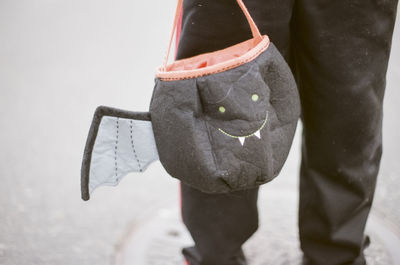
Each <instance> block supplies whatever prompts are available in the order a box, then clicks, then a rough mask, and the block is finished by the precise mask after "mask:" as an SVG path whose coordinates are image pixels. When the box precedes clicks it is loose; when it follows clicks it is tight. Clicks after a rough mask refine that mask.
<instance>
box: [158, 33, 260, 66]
mask: <svg viewBox="0 0 400 265" xmlns="http://www.w3.org/2000/svg"><path fill="white" fill-rule="evenodd" d="M258 43H259V41H257V40H256V39H254V38H253V39H249V40H246V41H243V42H240V43H238V44H236V45H233V46H230V47H228V48H225V49H222V50H218V51H215V52H209V53H204V54H200V55H196V56H193V57H189V58H185V59H181V60H177V61H174V62H173V63H171V64H169V65H167V67H166V71H165V72H170V71H182V70H193V69H201V68H205V67H208V66H212V65H216V64H219V63H222V62H226V61H228V60H232V59H235V58H238V57H240V56H242V55H244V54H246V53H247V52H249V51H250V50H251V49H253V48H255V47H256V46H257V44H258Z"/></svg>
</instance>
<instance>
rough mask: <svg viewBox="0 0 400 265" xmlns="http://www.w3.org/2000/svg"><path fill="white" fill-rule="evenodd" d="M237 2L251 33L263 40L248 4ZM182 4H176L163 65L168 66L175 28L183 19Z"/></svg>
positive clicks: (239, 0)
mask: <svg viewBox="0 0 400 265" xmlns="http://www.w3.org/2000/svg"><path fill="white" fill-rule="evenodd" d="M236 2H237V3H238V5H239V7H240V8H241V9H242V12H243V13H244V15H245V17H246V19H247V22H248V23H249V25H250V29H251V33H252V34H253V39H255V40H257V41H261V40H262V36H261V33H260V31H259V30H258V27H257V25H256V23H255V22H254V20H253V18H252V17H251V15H250V13H249V11H248V10H247V8H246V6H245V5H244V3H243V2H242V0H236ZM182 5H183V0H178V3H177V6H176V11H175V17H174V23H173V25H172V31H171V35H170V38H169V43H168V48H167V52H166V53H165V57H164V62H163V67H166V66H167V63H168V57H169V52H170V50H171V45H172V39H173V36H174V32H175V29H176V28H177V27H178V23H179V21H180V20H181V19H182V18H181V17H180V15H181V14H180V13H181V12H180V11H181V10H182Z"/></svg>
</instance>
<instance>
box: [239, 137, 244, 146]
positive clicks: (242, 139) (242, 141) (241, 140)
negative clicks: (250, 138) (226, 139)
mask: <svg viewBox="0 0 400 265" xmlns="http://www.w3.org/2000/svg"><path fill="white" fill-rule="evenodd" d="M238 138H239V141H240V144H241V145H243V144H244V139H245V138H244V137H238Z"/></svg>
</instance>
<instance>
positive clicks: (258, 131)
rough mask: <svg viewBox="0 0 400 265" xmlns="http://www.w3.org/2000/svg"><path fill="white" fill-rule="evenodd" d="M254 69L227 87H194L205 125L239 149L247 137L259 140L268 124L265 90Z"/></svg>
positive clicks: (206, 84) (216, 84)
mask: <svg viewBox="0 0 400 265" xmlns="http://www.w3.org/2000/svg"><path fill="white" fill-rule="evenodd" d="M255 67H258V66H257V65H254V66H253V67H251V68H250V69H249V70H248V71H247V72H246V73H245V74H242V75H241V76H240V77H239V78H238V80H237V81H235V82H230V83H228V85H226V83H221V82H213V81H214V80H209V79H205V80H199V81H198V83H197V85H198V89H199V93H200V97H201V102H202V106H203V107H204V112H205V114H206V120H207V122H208V124H209V125H210V126H211V127H212V128H213V129H214V130H218V131H219V132H220V133H221V134H223V135H224V136H226V137H230V138H235V139H237V140H238V143H240V144H241V145H243V144H244V142H245V140H246V139H247V138H249V137H257V138H258V139H260V138H261V136H262V133H263V129H264V127H265V125H266V124H267V122H268V105H269V87H268V85H267V84H266V83H265V82H264V80H263V79H262V77H261V75H260V72H259V71H257V70H256V69H254V68H255ZM249 84H251V85H249Z"/></svg>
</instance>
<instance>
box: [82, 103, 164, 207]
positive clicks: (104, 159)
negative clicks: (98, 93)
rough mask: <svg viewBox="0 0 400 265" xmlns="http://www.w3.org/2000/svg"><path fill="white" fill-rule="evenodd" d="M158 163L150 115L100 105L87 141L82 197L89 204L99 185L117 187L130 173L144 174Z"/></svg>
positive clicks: (83, 162)
mask: <svg viewBox="0 0 400 265" xmlns="http://www.w3.org/2000/svg"><path fill="white" fill-rule="evenodd" d="M155 160H158V152H157V147H156V144H155V140H154V134H153V128H152V124H151V117H150V113H149V112H131V111H125V110H120V109H115V108H111V107H106V106H100V107H98V108H97V109H96V111H95V114H94V117H93V121H92V124H91V127H90V130H89V135H88V138H87V141H86V146H85V151H84V155H83V161H82V169H81V195H82V199H83V200H85V201H87V200H89V198H90V194H91V193H92V192H93V191H94V190H95V189H96V188H97V187H99V186H102V185H108V186H116V185H118V183H119V182H120V181H121V179H122V178H123V177H124V176H126V175H127V174H128V173H130V172H142V171H144V170H146V168H147V166H148V165H149V164H150V163H151V162H153V161H155Z"/></svg>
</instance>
